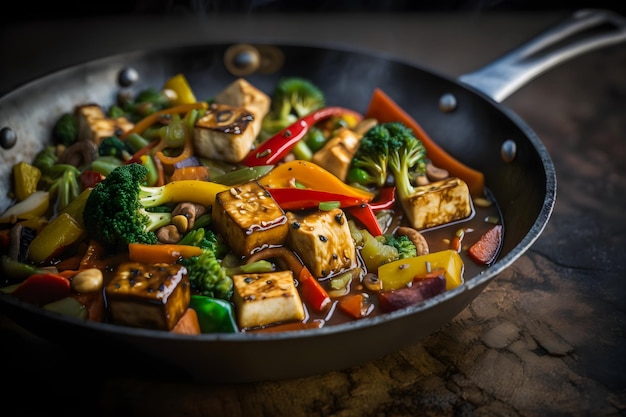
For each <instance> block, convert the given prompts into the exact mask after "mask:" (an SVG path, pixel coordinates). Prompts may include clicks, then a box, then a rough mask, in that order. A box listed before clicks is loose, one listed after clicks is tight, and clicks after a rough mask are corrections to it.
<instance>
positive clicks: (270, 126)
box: [262, 77, 326, 134]
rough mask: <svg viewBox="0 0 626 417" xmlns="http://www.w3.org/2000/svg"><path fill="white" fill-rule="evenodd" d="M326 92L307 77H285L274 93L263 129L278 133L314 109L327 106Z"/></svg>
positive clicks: (279, 82) (270, 132)
mask: <svg viewBox="0 0 626 417" xmlns="http://www.w3.org/2000/svg"><path fill="white" fill-rule="evenodd" d="M325 103H326V99H325V97H324V93H323V92H322V90H320V88H319V87H317V86H316V85H315V84H313V82H311V81H310V80H308V79H305V78H299V77H285V78H282V79H280V80H279V81H278V84H277V85H276V88H275V89H274V91H273V93H272V104H271V108H270V112H269V114H268V115H267V116H266V117H265V118H264V119H263V124H262V126H263V130H264V131H266V132H267V133H269V134H273V133H276V132H278V131H280V130H281V129H283V128H285V127H287V126H289V125H290V124H292V123H294V122H295V121H296V120H297V119H298V118H300V117H304V116H306V115H307V114H309V113H311V112H312V111H314V110H318V109H321V108H322V107H324V106H325Z"/></svg>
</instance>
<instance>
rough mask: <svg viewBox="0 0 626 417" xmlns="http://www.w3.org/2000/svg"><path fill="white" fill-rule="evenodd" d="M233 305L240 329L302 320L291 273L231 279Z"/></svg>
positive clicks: (243, 275)
mask: <svg viewBox="0 0 626 417" xmlns="http://www.w3.org/2000/svg"><path fill="white" fill-rule="evenodd" d="M233 284H234V292H233V301H234V303H235V306H236V307H237V322H238V325H239V327H240V328H242V329H246V328H254V327H261V326H266V325H269V324H275V323H276V324H277V323H283V322H290V321H298V320H303V319H304V316H305V314H304V307H303V305H302V300H301V299H300V295H299V294H298V290H297V289H296V284H295V281H294V278H293V272H292V271H279V272H267V273H260V274H241V275H234V276H233Z"/></svg>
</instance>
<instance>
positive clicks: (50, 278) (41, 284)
mask: <svg viewBox="0 0 626 417" xmlns="http://www.w3.org/2000/svg"><path fill="white" fill-rule="evenodd" d="M71 293H72V291H71V289H70V280H69V279H67V278H65V277H64V276H61V275H59V274H54V273H45V272H44V273H39V274H33V275H31V276H29V277H28V278H26V280H25V281H24V282H22V283H21V284H19V285H18V286H17V287H16V288H15V289H14V290H13V292H11V295H12V296H13V297H16V298H19V299H20V300H22V301H25V302H27V303H31V304H35V305H38V306H43V305H45V304H49V303H52V302H54V301H58V300H61V299H63V298H65V297H69V296H70V295H71Z"/></svg>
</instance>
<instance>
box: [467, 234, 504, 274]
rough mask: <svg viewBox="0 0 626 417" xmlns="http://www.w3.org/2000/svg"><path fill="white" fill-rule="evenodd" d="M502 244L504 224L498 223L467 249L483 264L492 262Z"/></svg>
mask: <svg viewBox="0 0 626 417" xmlns="http://www.w3.org/2000/svg"><path fill="white" fill-rule="evenodd" d="M500 246H502V225H501V224H497V225H495V226H493V227H492V228H491V229H489V230H488V231H487V232H486V233H485V234H484V235H482V236H481V237H480V239H478V241H477V242H476V243H474V244H473V245H472V246H470V248H469V249H468V250H467V254H468V255H469V256H470V257H471V258H472V259H473V260H474V261H476V262H478V263H479V264H482V265H488V264H490V263H492V262H493V261H494V260H495V259H496V256H497V255H498V251H499V250H500Z"/></svg>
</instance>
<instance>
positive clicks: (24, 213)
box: [0, 190, 50, 223]
mask: <svg viewBox="0 0 626 417" xmlns="http://www.w3.org/2000/svg"><path fill="white" fill-rule="evenodd" d="M49 206H50V193H48V191H41V190H38V191H35V192H34V193H32V194H31V195H29V196H28V197H26V199H24V200H22V201H20V202H18V203H15V204H13V205H12V206H11V207H9V208H8V209H7V210H6V211H5V212H4V213H2V215H1V216H0V223H11V222H13V221H15V220H25V219H32V218H34V217H39V216H43V215H44V214H45V213H46V211H48V207H49Z"/></svg>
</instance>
